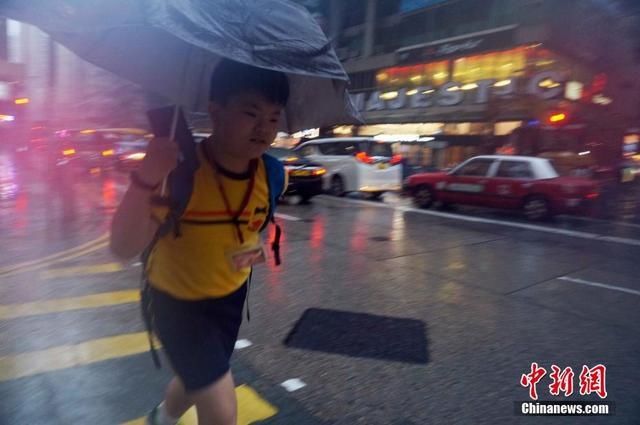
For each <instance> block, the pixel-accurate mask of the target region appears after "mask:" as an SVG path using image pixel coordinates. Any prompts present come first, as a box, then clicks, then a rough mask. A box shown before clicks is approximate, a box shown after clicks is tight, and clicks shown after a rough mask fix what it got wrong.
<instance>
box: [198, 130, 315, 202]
mask: <svg viewBox="0 0 640 425" xmlns="http://www.w3.org/2000/svg"><path fill="white" fill-rule="evenodd" d="M210 135H211V133H210V132H209V131H207V130H203V129H194V130H193V139H194V141H195V142H196V143H202V142H203V141H204V140H205V139H206V138H207V137H209V136H210ZM267 153H268V154H269V155H272V156H274V157H275V158H278V159H279V160H280V161H281V162H282V163H283V164H284V167H285V169H286V170H287V173H288V175H289V184H288V186H287V190H286V192H285V196H293V195H298V196H300V197H301V198H302V202H308V201H309V200H310V199H311V198H313V197H314V196H316V195H319V194H321V193H322V192H323V190H322V177H323V176H324V175H325V174H326V173H327V170H326V169H325V168H324V167H322V165H320V164H318V163H315V162H312V161H310V160H308V159H305V158H303V157H301V156H300V155H298V154H296V153H295V152H293V151H292V150H291V149H284V148H275V147H271V148H269V149H268V150H267Z"/></svg>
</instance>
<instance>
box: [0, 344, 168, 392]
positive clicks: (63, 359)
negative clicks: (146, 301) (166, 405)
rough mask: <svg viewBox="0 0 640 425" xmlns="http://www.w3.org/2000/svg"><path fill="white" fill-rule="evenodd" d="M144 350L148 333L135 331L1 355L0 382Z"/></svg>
mask: <svg viewBox="0 0 640 425" xmlns="http://www.w3.org/2000/svg"><path fill="white" fill-rule="evenodd" d="M158 345H159V344H158ZM147 351H149V337H148V334H147V333H146V332H138V333H131V334H124V335H118V336H112V337H107V338H100V339H94V340H90V341H86V342H82V343H79V344H70V345H61V346H58V347H53V348H48V349H45V350H38V351H30V352H27V353H19V354H15V355H11V356H3V357H0V382H4V381H9V380H13V379H18V378H25V377H28V376H33V375H37V374H41V373H47V372H53V371H56V370H63V369H69V368H73V367H78V366H86V365H90V364H93V363H98V362H101V361H105V360H111V359H116V358H121V357H125V356H132V355H135V354H140V353H144V352H147Z"/></svg>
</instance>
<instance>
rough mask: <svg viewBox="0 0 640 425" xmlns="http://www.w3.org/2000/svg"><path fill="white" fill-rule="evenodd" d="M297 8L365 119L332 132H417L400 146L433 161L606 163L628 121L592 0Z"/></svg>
mask: <svg viewBox="0 0 640 425" xmlns="http://www.w3.org/2000/svg"><path fill="white" fill-rule="evenodd" d="M303 3H304V4H305V5H306V6H307V7H309V8H310V9H311V10H313V11H314V12H315V13H316V14H318V15H320V16H321V18H320V20H321V22H322V23H323V26H324V28H325V31H327V34H328V35H329V36H330V37H331V38H332V40H333V42H334V44H335V46H336V50H337V52H338V54H339V56H340V58H341V59H342V60H343V62H344V64H345V67H346V69H347V71H348V72H349V74H350V77H351V81H352V86H351V90H352V93H353V95H354V100H355V103H356V105H357V106H358V108H359V110H360V111H361V112H362V114H363V117H364V119H365V121H366V125H364V126H359V127H340V128H337V129H334V130H333V133H334V134H335V135H351V134H358V135H377V134H389V135H396V136H398V137H399V138H403V137H404V138H406V140H411V141H415V140H416V139H421V140H423V141H424V143H423V144H420V145H418V144H416V143H413V144H412V145H411V146H410V147H409V149H410V150H411V151H415V152H420V160H419V161H420V162H421V164H422V165H429V166H433V167H436V168H444V167H448V166H451V165H453V164H456V163H459V162H460V161H461V160H463V159H465V158H467V157H469V156H471V155H475V154H480V153H493V152H496V151H502V152H507V151H510V152H516V153H524V154H538V153H540V152H544V151H549V150H551V151H562V150H572V151H576V152H575V153H576V154H577V153H584V152H586V151H589V152H591V151H593V153H594V155H592V156H593V157H594V160H597V161H600V162H611V161H612V160H614V158H617V157H619V154H620V152H619V151H620V149H621V146H622V144H621V143H622V136H621V134H620V133H623V132H624V129H625V128H628V127H629V126H632V125H633V123H634V122H636V120H638V119H639V117H638V116H637V113H638V110H639V108H638V107H639V106H640V104H639V102H638V98H639V97H638V96H637V94H638V93H640V91H639V90H638V82H636V81H634V78H633V73H632V72H630V70H631V69H632V66H633V62H632V61H633V59H634V58H633V55H632V47H631V46H629V45H626V39H627V38H628V37H625V35H624V33H623V32H622V30H621V28H622V27H623V26H624V25H623V24H624V23H623V22H621V20H620V19H621V18H620V16H619V15H617V14H616V13H615V11H612V10H609V9H608V8H606V7H604V6H602V5H601V4H599V3H598V2H592V1H590V0H563V1H561V2H560V1H557V0H519V1H512V0H448V1H447V0H351V1H348V2H344V1H314V0H307V1H304V2H303ZM595 28H607V29H609V30H608V31H599V30H598V31H596V30H594V29H595ZM532 132H533V136H531V133H532ZM525 136H526V137H525ZM532 138H533V139H535V142H531V139H532ZM596 152H597V155H596ZM596 157H597V158H596Z"/></svg>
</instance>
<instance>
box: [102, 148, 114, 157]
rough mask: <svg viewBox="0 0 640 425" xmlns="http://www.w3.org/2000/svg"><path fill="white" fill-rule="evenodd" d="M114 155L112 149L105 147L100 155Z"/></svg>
mask: <svg viewBox="0 0 640 425" xmlns="http://www.w3.org/2000/svg"><path fill="white" fill-rule="evenodd" d="M113 155H115V151H114V150H113V149H107V150H106V151H102V156H113Z"/></svg>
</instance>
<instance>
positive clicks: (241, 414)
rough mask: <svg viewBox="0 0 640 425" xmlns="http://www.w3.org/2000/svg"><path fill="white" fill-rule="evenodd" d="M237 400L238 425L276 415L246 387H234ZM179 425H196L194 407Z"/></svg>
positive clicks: (140, 422) (136, 424) (138, 423)
mask: <svg viewBox="0 0 640 425" xmlns="http://www.w3.org/2000/svg"><path fill="white" fill-rule="evenodd" d="M236 398H237V400H238V422H237V424H238V425H249V424H252V423H255V422H259V421H264V420H266V419H269V418H271V417H273V416H275V415H277V414H278V409H277V408H276V407H275V406H273V405H272V404H271V403H269V402H268V401H267V400H265V399H263V398H262V397H260V395H259V394H258V393H257V392H256V391H255V390H254V389H253V388H251V387H250V386H248V385H240V386H238V387H236ZM144 421H145V418H144V417H142V418H138V419H135V420H133V421H130V422H126V423H124V424H122V425H144V423H145V422H144ZM180 424H181V425H198V416H197V414H196V409H195V407H192V408H191V409H189V410H188V411H187V413H185V414H184V416H183V417H182V418H180Z"/></svg>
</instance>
